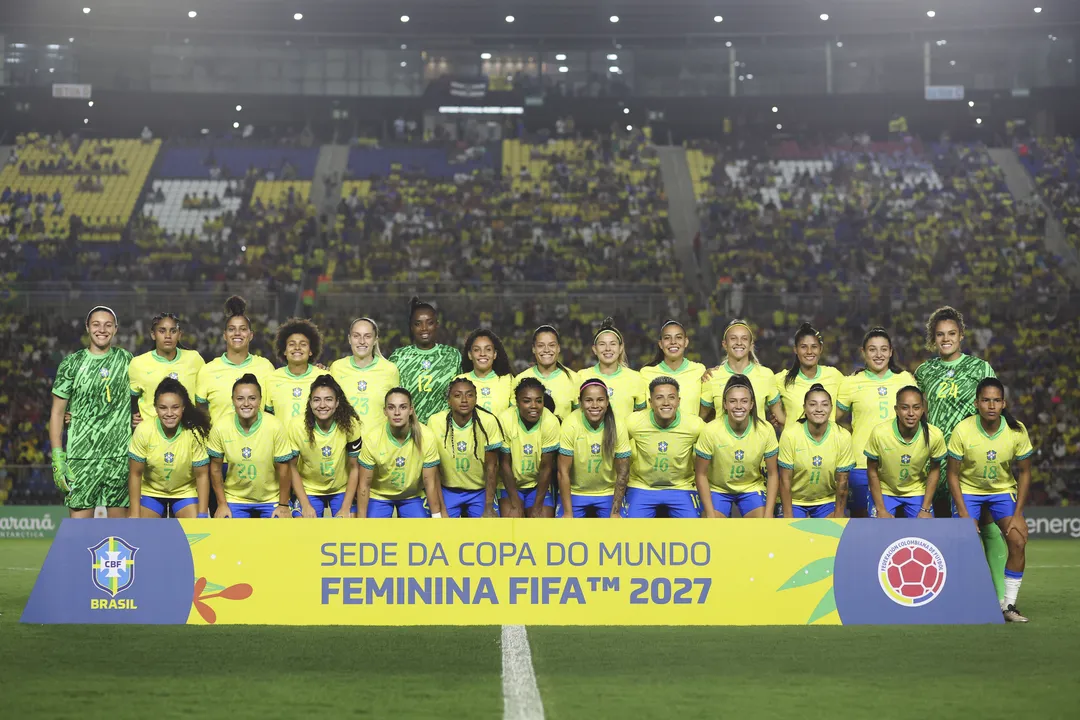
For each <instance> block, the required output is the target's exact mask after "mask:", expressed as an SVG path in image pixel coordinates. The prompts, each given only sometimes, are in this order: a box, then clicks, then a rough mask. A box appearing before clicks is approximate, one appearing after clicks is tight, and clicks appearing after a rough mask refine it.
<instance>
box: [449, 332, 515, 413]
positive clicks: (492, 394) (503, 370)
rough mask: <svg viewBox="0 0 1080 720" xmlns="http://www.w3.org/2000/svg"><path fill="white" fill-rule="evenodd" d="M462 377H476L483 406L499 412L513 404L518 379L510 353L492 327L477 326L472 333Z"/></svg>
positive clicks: (475, 382)
mask: <svg viewBox="0 0 1080 720" xmlns="http://www.w3.org/2000/svg"><path fill="white" fill-rule="evenodd" d="M458 377H459V378H460V377H464V378H468V379H469V380H472V383H473V385H475V386H476V389H477V391H478V392H479V393H480V396H479V398H478V400H479V402H480V407H482V408H484V409H485V410H487V411H488V412H492V413H495V414H496V415H498V414H499V413H501V412H502V411H503V410H505V409H506V408H508V407H510V398H511V396H512V395H513V391H512V390H511V387H512V385H513V382H514V374H513V372H512V371H511V370H510V356H509V355H507V354H506V349H505V348H503V343H502V340H500V339H499V336H498V335H496V334H495V333H493V332H491V331H490V330H485V329H484V328H477V329H476V330H473V331H472V332H471V333H469V337H468V338H466V339H465V347H464V349H463V350H462V358H461V374H460V375H458Z"/></svg>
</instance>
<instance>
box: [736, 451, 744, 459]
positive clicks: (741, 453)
mask: <svg viewBox="0 0 1080 720" xmlns="http://www.w3.org/2000/svg"><path fill="white" fill-rule="evenodd" d="M744 457H746V453H744V452H743V451H742V450H736V451H735V459H736V460H740V461H741V460H742V459H743V458H744Z"/></svg>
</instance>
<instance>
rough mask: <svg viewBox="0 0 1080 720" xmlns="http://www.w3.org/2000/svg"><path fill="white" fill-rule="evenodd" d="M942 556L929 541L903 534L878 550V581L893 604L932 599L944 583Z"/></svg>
mask: <svg viewBox="0 0 1080 720" xmlns="http://www.w3.org/2000/svg"><path fill="white" fill-rule="evenodd" d="M945 571H946V568H945V557H944V556H943V555H942V554H941V551H940V550H938V549H937V546H935V545H934V544H933V543H932V542H930V541H928V540H923V539H922V538H916V537H906V538H901V539H899V540H897V541H896V542H894V543H893V544H892V545H890V546H889V547H887V548H885V552H883V553H881V560H879V561H878V581H879V582H880V583H881V589H882V590H883V591H884V592H885V594H886V595H888V596H889V599H890V600H892V601H893V602H894V603H896V604H897V605H903V606H904V607H919V606H920V605H926V604H927V603H929V602H932V601H933V600H934V598H936V597H937V596H938V595H940V594H941V590H942V588H944V587H945Z"/></svg>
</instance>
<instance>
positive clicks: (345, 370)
mask: <svg viewBox="0 0 1080 720" xmlns="http://www.w3.org/2000/svg"><path fill="white" fill-rule="evenodd" d="M349 347H350V348H351V349H352V355H350V356H349V357H345V358H341V359H340V360H335V361H334V363H333V364H332V365H330V374H331V375H333V376H334V379H335V380H337V381H338V385H340V386H341V387H342V389H343V390H345V392H346V393H347V394H348V396H349V404H350V405H352V407H353V410H355V411H356V414H357V416H358V417H359V418H360V425H361V426H362V427H363V428H365V429H366V428H367V427H369V426H371V425H375V426H378V425H382V424H383V423H384V422H385V421H386V416H385V415H384V414H383V413H382V412H381V411H380V410H379V409H380V408H381V407H382V406H383V402H384V399H385V398H386V393H387V391H389V390H390V388H395V387H397V386H398V385H400V384H401V378H400V376H399V375H398V369H397V366H396V365H394V363H392V362H390V361H389V360H387V359H386V358H384V357H383V354H382V351H381V350H379V326H378V325H377V324H376V323H375V321H374V320H372V319H371V318H368V317H362V318H356V319H355V320H353V321H352V323H350V324H349ZM373 408H374V410H373Z"/></svg>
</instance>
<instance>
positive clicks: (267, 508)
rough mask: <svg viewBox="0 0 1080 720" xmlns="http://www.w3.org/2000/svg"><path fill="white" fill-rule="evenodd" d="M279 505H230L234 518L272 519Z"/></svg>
mask: <svg viewBox="0 0 1080 720" xmlns="http://www.w3.org/2000/svg"><path fill="white" fill-rule="evenodd" d="M275 507H277V503H229V510H231V511H232V516H233V517H234V518H268V517H272V515H273V512H274V508H275Z"/></svg>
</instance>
